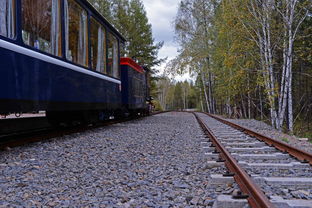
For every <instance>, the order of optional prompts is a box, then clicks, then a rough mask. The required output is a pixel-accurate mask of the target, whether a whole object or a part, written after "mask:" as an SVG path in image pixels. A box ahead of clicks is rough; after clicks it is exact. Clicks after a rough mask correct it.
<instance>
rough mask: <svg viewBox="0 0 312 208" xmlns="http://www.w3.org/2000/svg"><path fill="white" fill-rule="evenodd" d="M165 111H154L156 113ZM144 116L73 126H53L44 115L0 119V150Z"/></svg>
mask: <svg viewBox="0 0 312 208" xmlns="http://www.w3.org/2000/svg"><path fill="white" fill-rule="evenodd" d="M160 113H165V112H155V113H152V114H151V115H150V116H152V115H157V114H160ZM143 117H144V116H138V117H128V118H123V119H115V120H109V121H105V122H101V123H97V124H94V125H88V126H74V127H67V128H65V127H64V128H53V127H52V126H50V124H49V123H48V121H47V119H46V118H45V117H40V118H37V117H33V118H20V119H8V120H1V122H0V127H1V128H0V150H5V149H8V148H12V147H16V146H22V145H25V144H29V143H34V142H39V141H43V140H48V139H52V138H55V137H61V136H64V135H69V134H74V133H80V132H84V131H88V130H92V129H96V128H100V127H104V126H110V125H113V124H117V123H122V122H127V121H130V120H135V119H140V118H143Z"/></svg>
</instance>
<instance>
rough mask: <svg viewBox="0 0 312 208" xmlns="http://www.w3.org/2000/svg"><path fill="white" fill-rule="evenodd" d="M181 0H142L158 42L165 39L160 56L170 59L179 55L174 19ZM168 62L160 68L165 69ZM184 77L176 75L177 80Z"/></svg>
mask: <svg viewBox="0 0 312 208" xmlns="http://www.w3.org/2000/svg"><path fill="white" fill-rule="evenodd" d="M180 1H181V0H142V2H143V3H144V6H145V9H146V12H147V17H148V19H149V22H150V24H152V29H153V36H154V38H155V41H156V42H160V41H164V46H163V47H162V49H161V50H160V51H159V54H158V56H159V58H166V57H168V60H167V62H168V61H170V60H172V59H173V58H175V57H176V56H177V55H178V52H177V50H178V44H177V43H175V42H174V27H173V21H174V19H175V16H176V14H177V11H178V6H179V2H180ZM165 66H166V63H163V64H162V65H161V66H160V67H158V69H159V70H160V71H163V70H164V68H165ZM184 77H187V75H185V76H182V77H176V80H181V79H182V80H183V79H184Z"/></svg>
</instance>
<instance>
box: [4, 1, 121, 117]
mask: <svg viewBox="0 0 312 208" xmlns="http://www.w3.org/2000/svg"><path fill="white" fill-rule="evenodd" d="M124 41H125V39H124V38H123V37H122V35H121V34H120V33H119V32H118V31H117V30H116V29H115V28H114V27H113V26H112V25H111V24H109V23H108V21H107V20H106V19H105V18H104V17H103V16H101V15H100V14H99V13H98V12H97V11H96V10H95V9H94V8H93V7H92V6H91V5H90V3H88V1H86V0H0V114H8V113H16V112H30V111H41V110H42V111H47V115H48V116H50V118H57V117H58V116H60V115H62V116H63V117H64V115H67V116H70V115H73V114H75V115H77V114H79V113H83V114H85V113H86V112H93V115H95V116H96V117H97V116H99V115H104V114H109V113H114V112H115V111H119V110H120V109H121V107H122V100H121V80H120V52H119V51H120V43H122V42H124ZM68 112H70V113H68Z"/></svg>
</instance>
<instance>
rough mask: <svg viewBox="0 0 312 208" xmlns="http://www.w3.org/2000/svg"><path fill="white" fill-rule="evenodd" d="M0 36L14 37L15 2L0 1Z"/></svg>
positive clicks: (8, 0)
mask: <svg viewBox="0 0 312 208" xmlns="http://www.w3.org/2000/svg"><path fill="white" fill-rule="evenodd" d="M0 35H1V36H5V37H8V38H14V36H15V0H0Z"/></svg>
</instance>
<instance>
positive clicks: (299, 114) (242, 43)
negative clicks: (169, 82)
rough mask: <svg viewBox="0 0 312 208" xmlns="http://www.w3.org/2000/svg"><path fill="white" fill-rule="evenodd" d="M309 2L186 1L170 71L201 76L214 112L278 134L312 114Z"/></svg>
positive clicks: (311, 17) (204, 99) (181, 9)
mask: <svg viewBox="0 0 312 208" xmlns="http://www.w3.org/2000/svg"><path fill="white" fill-rule="evenodd" d="M311 8H312V2H311V1H310V0H210V1H206V0H182V1H181V2H180V4H179V10H178V13H177V15H176V18H175V21H174V27H175V33H176V39H177V41H178V43H179V45H180V53H179V56H178V57H176V58H175V59H174V60H172V61H171V62H170V63H169V64H168V69H170V71H171V72H172V73H184V72H189V73H191V74H192V75H194V76H195V77H197V81H196V85H197V87H198V89H199V93H198V96H199V100H201V102H203V103H204V109H205V110H206V111H208V112H210V113H219V114H227V115H229V116H231V115H233V114H235V113H237V114H238V115H239V116H241V117H245V118H262V119H268V120H270V122H271V124H272V126H274V127H275V128H277V129H279V130H281V129H282V128H287V129H288V130H289V131H291V132H292V131H293V130H294V124H295V123H296V122H297V123H300V122H301V121H307V120H309V116H307V115H310V116H311V115H312V82H311V77H312V11H311Z"/></svg>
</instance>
